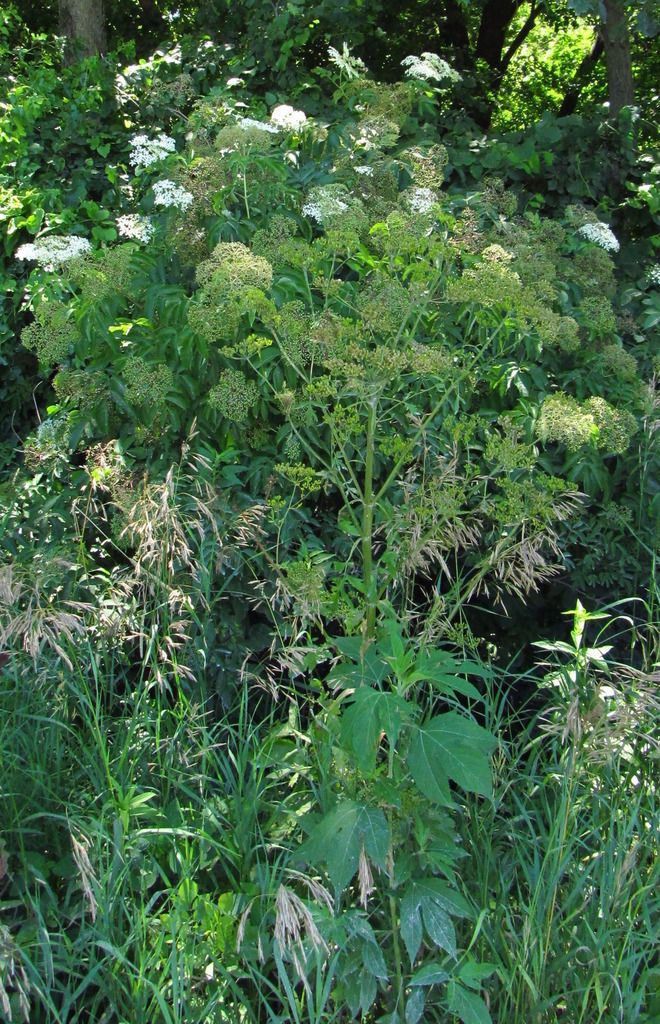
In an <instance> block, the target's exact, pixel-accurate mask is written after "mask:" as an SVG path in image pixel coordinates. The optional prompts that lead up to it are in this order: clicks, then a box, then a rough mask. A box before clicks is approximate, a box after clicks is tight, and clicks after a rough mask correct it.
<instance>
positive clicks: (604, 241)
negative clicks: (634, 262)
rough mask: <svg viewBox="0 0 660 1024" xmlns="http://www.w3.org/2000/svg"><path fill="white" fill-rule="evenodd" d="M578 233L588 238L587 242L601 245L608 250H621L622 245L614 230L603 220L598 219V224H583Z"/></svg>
mask: <svg viewBox="0 0 660 1024" xmlns="http://www.w3.org/2000/svg"><path fill="white" fill-rule="evenodd" d="M578 235H580V236H581V237H582V238H586V240H587V242H593V244H594V245H599V246H600V248H601V249H605V250H606V251H607V252H618V251H619V248H620V246H619V243H618V241H617V238H616V236H615V234H614V232H613V231H612V229H611V228H610V227H609V226H608V225H607V224H603V222H602V221H598V222H597V223H596V224H583V225H582V227H581V228H578Z"/></svg>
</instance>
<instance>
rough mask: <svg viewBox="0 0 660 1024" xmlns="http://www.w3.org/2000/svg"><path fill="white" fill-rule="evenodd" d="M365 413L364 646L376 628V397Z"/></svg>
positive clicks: (363, 526)
mask: <svg viewBox="0 0 660 1024" xmlns="http://www.w3.org/2000/svg"><path fill="white" fill-rule="evenodd" d="M368 407H369V413H368V417H367V438H366V451H365V459H364V487H363V488H362V495H363V503H362V579H363V582H364V594H365V600H366V603H367V608H366V616H365V621H364V647H365V648H366V645H367V644H368V643H369V641H370V640H371V639H373V635H374V632H375V628H376V602H377V593H376V590H377V587H376V579H375V575H374V558H373V529H374V504H375V501H374V454H375V445H376V422H377V409H378V397H377V395H375V394H373V395H371V397H370V398H369V403H368Z"/></svg>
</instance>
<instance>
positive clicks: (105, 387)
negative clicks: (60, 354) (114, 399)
mask: <svg viewBox="0 0 660 1024" xmlns="http://www.w3.org/2000/svg"><path fill="white" fill-rule="evenodd" d="M53 386H54V388H55V393H56V395H57V397H58V398H59V399H60V401H62V402H68V403H69V404H70V405H72V406H73V407H74V408H76V409H79V410H80V412H91V411H92V410H94V409H97V408H98V407H99V406H100V405H104V404H106V403H107V402H108V401H109V398H110V386H109V381H108V378H107V376H106V374H105V373H103V372H102V371H101V370H68V369H67V370H60V372H59V373H58V374H57V376H56V377H55V380H54V381H53Z"/></svg>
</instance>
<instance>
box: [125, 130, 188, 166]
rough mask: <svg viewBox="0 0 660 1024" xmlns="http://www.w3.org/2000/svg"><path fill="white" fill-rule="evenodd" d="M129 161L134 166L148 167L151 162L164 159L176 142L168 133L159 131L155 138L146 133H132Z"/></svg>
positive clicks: (173, 149)
mask: <svg viewBox="0 0 660 1024" xmlns="http://www.w3.org/2000/svg"><path fill="white" fill-rule="evenodd" d="M131 147H132V148H131V154H130V156H129V158H128V160H129V163H131V164H133V166H134V167H150V166H151V164H155V163H158V161H159V160H164V159H165V157H167V156H169V155H170V153H173V152H174V151H175V149H176V143H175V141H174V139H172V138H171V137H170V136H169V135H165V134H164V133H161V134H160V135H159V136H158V137H157V138H155V139H150V138H149V136H148V135H134V136H133V138H132V139H131Z"/></svg>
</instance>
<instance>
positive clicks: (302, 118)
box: [270, 103, 307, 132]
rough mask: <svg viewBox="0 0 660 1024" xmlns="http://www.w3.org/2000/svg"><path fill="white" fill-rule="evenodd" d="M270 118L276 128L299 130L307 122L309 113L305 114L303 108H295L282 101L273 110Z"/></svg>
mask: <svg viewBox="0 0 660 1024" xmlns="http://www.w3.org/2000/svg"><path fill="white" fill-rule="evenodd" d="M270 120H271V123H272V124H274V125H275V127H276V128H285V129H288V130H289V131H292V132H297V131H300V129H301V128H302V127H303V125H305V124H306V122H307V114H304V113H303V112H302V110H294V108H293V107H290V106H288V104H286V103H280V105H279V106H278V107H275V108H274V109H273V111H272V112H271V115H270Z"/></svg>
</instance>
